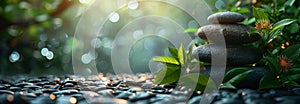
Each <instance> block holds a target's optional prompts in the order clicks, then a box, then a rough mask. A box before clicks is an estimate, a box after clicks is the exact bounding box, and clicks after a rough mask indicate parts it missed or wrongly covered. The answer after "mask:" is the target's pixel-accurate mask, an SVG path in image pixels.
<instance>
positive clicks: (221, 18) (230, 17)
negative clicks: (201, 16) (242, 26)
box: [207, 12, 245, 24]
mask: <svg viewBox="0 0 300 104" xmlns="http://www.w3.org/2000/svg"><path fill="white" fill-rule="evenodd" d="M244 19H245V18H244V16H243V15H241V14H239V13H236V12H220V13H215V14H212V15H210V16H208V18H207V21H208V22H210V23H214V24H232V23H238V22H242V21H243V20H244Z"/></svg>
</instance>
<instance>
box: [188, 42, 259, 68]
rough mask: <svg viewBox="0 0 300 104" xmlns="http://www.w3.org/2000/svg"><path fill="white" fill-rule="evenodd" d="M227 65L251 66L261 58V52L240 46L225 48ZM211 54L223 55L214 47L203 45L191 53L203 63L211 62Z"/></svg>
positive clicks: (218, 48)
mask: <svg viewBox="0 0 300 104" xmlns="http://www.w3.org/2000/svg"><path fill="white" fill-rule="evenodd" d="M226 51H227V65H246V64H253V63H255V62H257V61H259V60H260V59H261V58H262V54H261V52H259V51H258V50H257V49H254V48H248V47H242V46H227V48H226ZM211 53H214V54H216V55H225V53H224V52H223V51H222V50H221V49H220V47H219V46H216V45H211V44H210V45H203V46H199V47H197V48H196V49H195V50H194V51H193V57H195V58H199V60H200V61H203V62H209V63H210V62H211V58H212V56H211Z"/></svg>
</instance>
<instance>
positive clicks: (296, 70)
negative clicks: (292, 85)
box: [287, 68, 300, 75]
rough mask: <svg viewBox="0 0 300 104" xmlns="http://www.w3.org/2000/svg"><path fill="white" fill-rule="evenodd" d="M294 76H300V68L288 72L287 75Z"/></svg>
mask: <svg viewBox="0 0 300 104" xmlns="http://www.w3.org/2000/svg"><path fill="white" fill-rule="evenodd" d="M293 74H300V68H292V69H289V71H288V72H287V75H293Z"/></svg>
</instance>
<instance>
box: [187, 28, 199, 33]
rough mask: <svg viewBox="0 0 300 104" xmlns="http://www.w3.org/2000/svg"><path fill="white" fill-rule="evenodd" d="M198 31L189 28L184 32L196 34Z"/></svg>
mask: <svg viewBox="0 0 300 104" xmlns="http://www.w3.org/2000/svg"><path fill="white" fill-rule="evenodd" d="M197 31H198V28H190V29H186V30H184V32H185V33H196V32H197Z"/></svg>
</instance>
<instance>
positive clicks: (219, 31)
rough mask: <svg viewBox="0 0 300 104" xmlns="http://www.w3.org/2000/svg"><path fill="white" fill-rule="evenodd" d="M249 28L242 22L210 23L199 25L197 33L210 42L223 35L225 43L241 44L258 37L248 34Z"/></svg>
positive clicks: (255, 39) (217, 39)
mask: <svg viewBox="0 0 300 104" xmlns="http://www.w3.org/2000/svg"><path fill="white" fill-rule="evenodd" d="M250 29H251V27H250V26H247V25H242V24H211V25H206V26H203V27H200V28H199V29H198V32H197V34H198V36H199V37H200V38H201V39H203V40H207V41H209V42H212V43H214V42H216V41H220V40H219V38H220V36H224V39H225V42H226V44H243V43H251V42H255V41H257V40H259V39H260V36H259V35H258V34H249V32H250Z"/></svg>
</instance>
